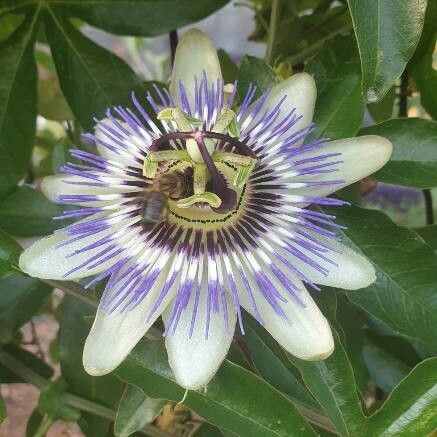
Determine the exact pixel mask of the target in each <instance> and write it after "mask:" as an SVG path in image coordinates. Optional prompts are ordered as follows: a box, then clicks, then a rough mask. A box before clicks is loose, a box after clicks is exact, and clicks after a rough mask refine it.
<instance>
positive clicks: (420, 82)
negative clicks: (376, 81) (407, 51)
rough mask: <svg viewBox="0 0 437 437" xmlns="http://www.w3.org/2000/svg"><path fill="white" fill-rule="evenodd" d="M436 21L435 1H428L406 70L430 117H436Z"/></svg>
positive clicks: (436, 9)
mask: <svg viewBox="0 0 437 437" xmlns="http://www.w3.org/2000/svg"><path fill="white" fill-rule="evenodd" d="M436 21H437V3H436V2H435V1H428V7H427V8H426V15H425V24H424V26H423V32H422V36H421V37H420V41H419V46H418V47H417V50H416V53H415V54H414V56H413V58H412V59H411V61H410V63H409V65H408V70H409V71H411V75H412V76H413V79H414V82H416V85H417V88H418V89H419V91H420V101H421V103H422V106H423V107H424V108H425V109H426V111H427V112H428V114H429V115H431V117H432V118H434V119H437V70H436V69H435V68H434V64H433V62H434V60H433V55H434V50H435V45H436V41H437V32H436V29H435V23H436Z"/></svg>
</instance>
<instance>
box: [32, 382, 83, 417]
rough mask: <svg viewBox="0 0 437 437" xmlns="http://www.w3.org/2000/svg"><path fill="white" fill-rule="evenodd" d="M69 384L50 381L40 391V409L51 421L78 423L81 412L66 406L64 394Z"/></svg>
mask: <svg viewBox="0 0 437 437" xmlns="http://www.w3.org/2000/svg"><path fill="white" fill-rule="evenodd" d="M66 388H67V384H66V383H65V381H64V380H62V379H57V380H56V381H50V382H49V383H48V384H46V385H45V386H44V387H42V388H41V389H40V395H39V401H38V409H39V411H40V412H41V413H42V414H47V415H48V416H49V417H50V418H51V419H55V420H56V419H60V420H65V421H67V422H77V420H79V417H80V412H79V411H78V410H77V409H75V408H73V407H70V406H69V405H66V404H65V402H64V401H63V394H64V392H65V390H66Z"/></svg>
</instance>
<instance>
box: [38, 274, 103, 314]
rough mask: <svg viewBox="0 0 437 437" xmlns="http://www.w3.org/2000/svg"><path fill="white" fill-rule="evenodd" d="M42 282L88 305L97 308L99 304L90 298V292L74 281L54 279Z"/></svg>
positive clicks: (42, 280)
mask: <svg viewBox="0 0 437 437" xmlns="http://www.w3.org/2000/svg"><path fill="white" fill-rule="evenodd" d="M40 281H41V282H44V283H46V284H48V285H51V286H52V287H54V288H58V289H59V290H62V291H63V292H64V293H67V294H70V295H71V296H74V297H77V298H78V299H80V300H82V301H84V302H86V303H87V304H89V305H91V306H93V307H95V308H97V306H98V302H97V301H96V299H94V298H93V297H92V296H90V292H89V291H88V290H87V289H86V288H84V287H82V286H81V285H80V284H77V283H76V282H72V281H55V280H53V279H40Z"/></svg>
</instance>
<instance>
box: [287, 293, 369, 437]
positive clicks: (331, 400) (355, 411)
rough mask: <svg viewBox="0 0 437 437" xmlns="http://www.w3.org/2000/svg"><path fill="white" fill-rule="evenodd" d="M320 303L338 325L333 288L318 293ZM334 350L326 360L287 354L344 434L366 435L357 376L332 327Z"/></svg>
mask: <svg viewBox="0 0 437 437" xmlns="http://www.w3.org/2000/svg"><path fill="white" fill-rule="evenodd" d="M317 297H318V298H317V304H318V305H319V306H320V307H321V308H322V309H323V312H324V314H325V316H327V317H328V319H329V320H330V321H331V325H334V326H336V325H337V322H336V321H335V316H336V307H337V302H336V297H335V293H333V292H332V291H326V292H325V293H324V294H321V295H319V296H317ZM333 335H334V340H335V349H334V352H333V354H332V355H331V356H330V357H329V358H327V359H326V360H323V361H316V362H311V361H304V360H300V359H298V358H295V357H293V356H291V355H288V358H289V360H290V362H291V363H293V364H294V365H295V366H296V367H297V368H298V369H299V371H300V373H301V374H302V378H303V380H304V382H305V384H306V386H307V388H308V389H309V390H310V391H311V393H312V394H313V396H314V397H315V398H316V399H317V400H318V402H319V403H320V405H321V406H322V408H323V409H324V410H325V412H326V414H327V415H328V417H329V418H330V419H331V420H332V422H333V423H334V425H335V427H336V429H337V430H338V432H339V433H340V435H342V436H355V435H357V436H358V435H365V429H366V426H367V424H366V419H365V416H364V414H363V411H362V408H361V401H360V398H359V397H358V394H357V388H356V381H355V375H354V371H353V368H352V365H351V363H350V361H349V358H348V356H347V354H346V350H345V348H344V347H343V345H342V342H341V340H340V336H339V334H338V333H337V332H336V331H335V330H334V329H333Z"/></svg>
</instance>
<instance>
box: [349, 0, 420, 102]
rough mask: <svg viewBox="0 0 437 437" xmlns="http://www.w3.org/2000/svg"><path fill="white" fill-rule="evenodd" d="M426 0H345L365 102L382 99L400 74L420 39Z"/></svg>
mask: <svg viewBox="0 0 437 437" xmlns="http://www.w3.org/2000/svg"><path fill="white" fill-rule="evenodd" d="M426 3H427V2H426V0H392V1H386V0H374V1H369V2H364V1H362V0H348V4H349V9H350V12H351V15H352V22H353V25H354V30H355V35H356V38H357V41H358V48H359V51H360V57H361V69H362V72H363V81H362V89H363V95H364V97H365V99H366V100H367V102H369V103H374V102H377V101H379V100H381V99H382V97H384V95H385V94H386V93H387V92H388V90H389V89H390V88H391V86H392V85H393V83H394V82H395V80H396V79H397V78H398V77H399V76H400V75H401V74H402V72H403V71H404V68H405V66H406V64H407V62H408V61H409V60H410V58H411V56H412V55H413V53H414V49H415V48H416V46H417V43H418V42H419V38H420V34H421V32H422V27H423V23H424V18H425V10H426Z"/></svg>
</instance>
